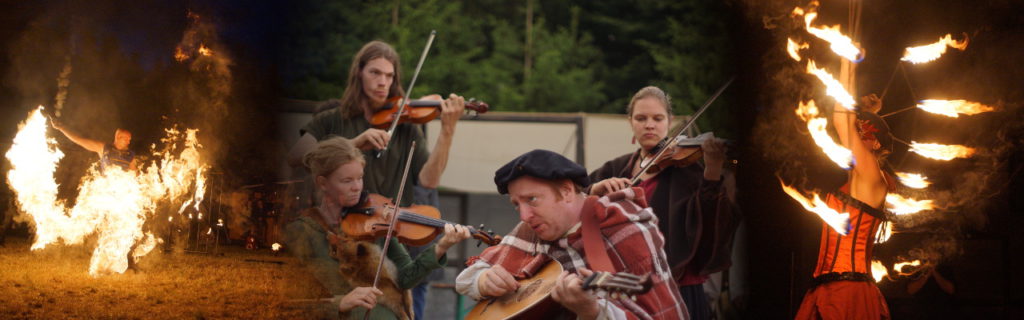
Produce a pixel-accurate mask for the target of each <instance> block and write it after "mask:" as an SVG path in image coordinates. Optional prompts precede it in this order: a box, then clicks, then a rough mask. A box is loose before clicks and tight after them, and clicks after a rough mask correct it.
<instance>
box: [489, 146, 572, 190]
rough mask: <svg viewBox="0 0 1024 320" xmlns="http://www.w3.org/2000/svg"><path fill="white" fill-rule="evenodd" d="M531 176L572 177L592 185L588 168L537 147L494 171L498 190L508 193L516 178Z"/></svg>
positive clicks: (555, 178) (545, 177) (557, 178)
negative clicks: (511, 183) (509, 185)
mask: <svg viewBox="0 0 1024 320" xmlns="http://www.w3.org/2000/svg"><path fill="white" fill-rule="evenodd" d="M522 176H531V177H535V178H539V179H544V180H559V179H570V180H572V181H573V182H575V183H576V184H579V185H580V186H582V187H584V188H586V187H587V186H589V185H590V178H588V177H587V169H584V168H583V166H580V165H579V164H576V163H575V162H572V160H569V159H567V158H565V157H563V156H562V155H560V154H557V153H554V152H551V151H548V150H540V149H536V150H533V151H530V152H527V153H524V154H523V155H521V156H519V157H517V158H515V159H513V160H512V161H510V162H509V163H507V164H505V165H504V166H502V167H501V169H498V171H495V172H494V184H495V185H497V186H498V192H499V193H501V194H507V193H508V184H509V183H510V182H512V180H515V179H516V178H519V177H522Z"/></svg>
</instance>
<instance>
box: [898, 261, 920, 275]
mask: <svg viewBox="0 0 1024 320" xmlns="http://www.w3.org/2000/svg"><path fill="white" fill-rule="evenodd" d="M907 266H910V267H919V266H921V260H914V261H910V262H897V263H896V264H895V265H893V266H892V269H893V270H896V272H897V273H899V274H900V275H901V276H906V275H910V274H913V273H914V272H903V267H907Z"/></svg>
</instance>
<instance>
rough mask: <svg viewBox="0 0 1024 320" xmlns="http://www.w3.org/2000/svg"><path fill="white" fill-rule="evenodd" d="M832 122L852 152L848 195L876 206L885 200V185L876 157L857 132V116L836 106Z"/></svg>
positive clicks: (842, 140) (843, 142)
mask: <svg viewBox="0 0 1024 320" xmlns="http://www.w3.org/2000/svg"><path fill="white" fill-rule="evenodd" d="M832 119H833V121H832V123H833V125H835V127H836V133H838V134H839V141H840V143H842V145H843V146H844V147H846V148H848V149H850V151H851V152H852V153H853V161H854V166H853V170H851V172H850V187H851V190H850V196H852V197H853V198H855V199H857V200H860V201H863V202H864V203H867V204H868V205H871V206H872V207H875V208H878V207H880V206H881V205H882V202H883V201H885V194H886V186H885V180H883V179H882V171H881V169H880V168H879V166H878V159H877V157H876V156H875V154H874V153H872V151H871V149H870V148H869V147H868V146H867V145H865V144H864V142H863V141H862V140H861V139H860V135H859V134H858V133H857V129H856V127H855V126H856V124H857V116H856V114H855V113H853V112H852V111H848V110H846V109H842V108H836V110H835V112H833V113H832Z"/></svg>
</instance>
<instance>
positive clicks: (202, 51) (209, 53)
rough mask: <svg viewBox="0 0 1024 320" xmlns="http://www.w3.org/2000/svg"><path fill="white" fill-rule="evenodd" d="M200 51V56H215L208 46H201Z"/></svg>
mask: <svg viewBox="0 0 1024 320" xmlns="http://www.w3.org/2000/svg"><path fill="white" fill-rule="evenodd" d="M198 51H199V54H201V55H203V56H206V57H209V56H212V55H213V50H210V48H207V47H206V45H203V44H200V45H199V50H198Z"/></svg>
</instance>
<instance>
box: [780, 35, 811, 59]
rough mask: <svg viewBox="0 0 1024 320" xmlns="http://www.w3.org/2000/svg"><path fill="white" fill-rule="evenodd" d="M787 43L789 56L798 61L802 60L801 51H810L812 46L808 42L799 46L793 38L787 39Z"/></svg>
mask: <svg viewBox="0 0 1024 320" xmlns="http://www.w3.org/2000/svg"><path fill="white" fill-rule="evenodd" d="M786 41H787V43H786V52H788V53H789V56H790V57H792V58H793V60H796V61H800V60H802V58H801V57H800V52H799V51H800V50H801V49H808V48H810V47H811V45H809V44H807V43H806V42H804V43H801V44H797V43H796V42H794V41H793V38H786Z"/></svg>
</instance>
